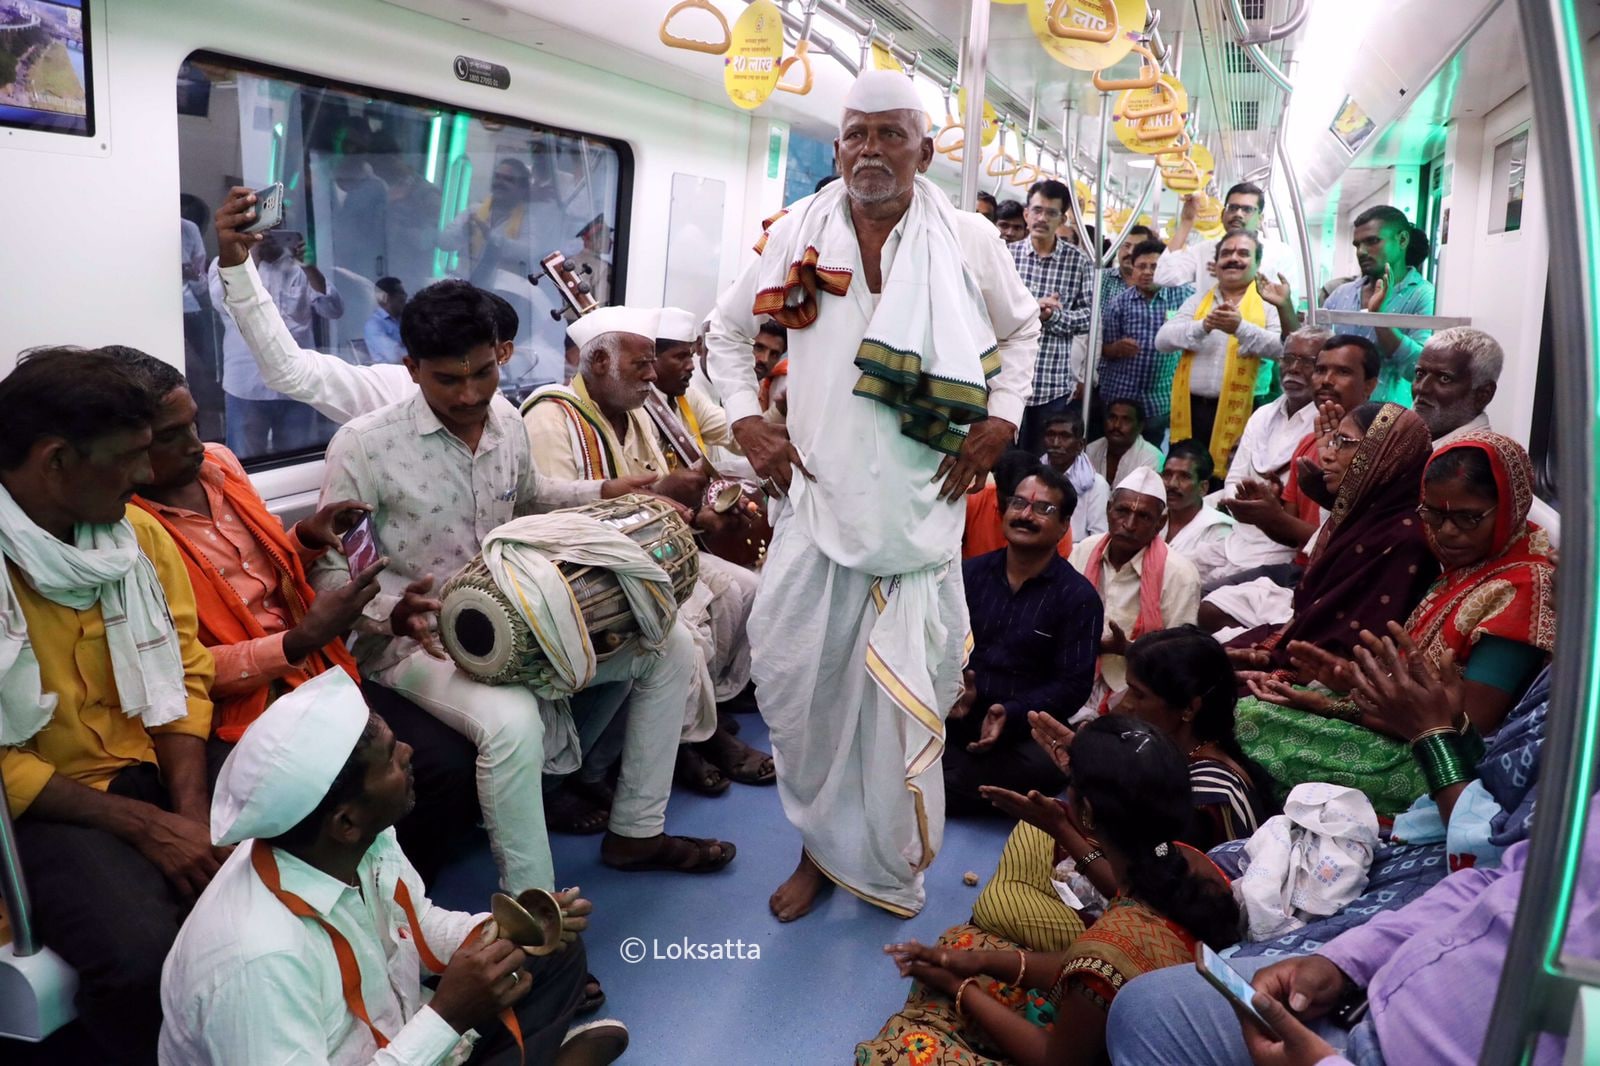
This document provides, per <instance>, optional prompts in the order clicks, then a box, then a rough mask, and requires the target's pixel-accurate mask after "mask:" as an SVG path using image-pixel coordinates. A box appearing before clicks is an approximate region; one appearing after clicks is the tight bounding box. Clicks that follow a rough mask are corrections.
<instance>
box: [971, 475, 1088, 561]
mask: <svg viewBox="0 0 1600 1066" xmlns="http://www.w3.org/2000/svg"><path fill="white" fill-rule="evenodd" d="M1040 465H1041V464H1040V462H1039V460H1038V458H1037V457H1036V456H1034V455H1033V454H1032V453H1031V452H1027V451H1023V450H1022V449H1021V448H1013V449H1011V450H1010V451H1008V452H1006V453H1005V454H1004V455H1002V456H1001V457H1000V458H999V460H997V461H996V462H995V464H994V470H993V472H992V476H991V477H990V478H989V483H988V484H987V485H985V486H984V487H983V488H981V489H979V490H978V491H977V492H974V493H972V494H971V495H969V496H968V497H967V525H966V528H965V529H964V530H962V533H961V558H963V559H971V558H972V557H973V556H975V555H985V554H987V553H989V552H993V551H999V550H1000V549H1001V548H1004V547H1005V546H1006V533H1005V528H1004V526H1003V525H1002V523H1001V514H1000V501H1001V500H1005V499H1009V498H1010V497H1011V496H1012V495H1013V494H1015V493H1016V491H1017V485H1019V484H1020V483H1021V482H1022V480H1023V478H1026V477H1031V476H1032V475H1033V474H1034V473H1035V472H1036V471H1037V470H1038V469H1039V467H1040ZM1069 487H1070V486H1069ZM1077 506H1078V496H1077V493H1075V492H1074V493H1073V495H1072V498H1071V499H1069V500H1067V501H1066V503H1065V504H1064V508H1065V510H1066V514H1067V517H1068V518H1070V517H1071V516H1072V515H1073V513H1074V512H1075V511H1076V510H1077ZM1056 554H1058V555H1060V556H1061V558H1063V559H1065V558H1067V556H1069V555H1071V554H1072V528H1071V527H1070V526H1068V525H1066V523H1065V522H1063V529H1062V533H1061V542H1060V543H1059V544H1057V545H1056Z"/></svg>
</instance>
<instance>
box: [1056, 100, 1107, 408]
mask: <svg viewBox="0 0 1600 1066" xmlns="http://www.w3.org/2000/svg"><path fill="white" fill-rule="evenodd" d="M1110 140H1111V94H1110V93H1107V92H1103V93H1101V94H1100V158H1099V159H1098V160H1096V161H1095V186H1096V188H1095V193H1094V239H1095V241H1096V242H1098V241H1099V240H1100V239H1101V238H1102V237H1103V236H1104V234H1105V232H1106V194H1105V188H1106V162H1107V160H1106V157H1107V156H1109V155H1110V154H1111V147H1110V143H1109V142H1110ZM1085 243H1086V244H1087V243H1088V242H1087V241H1085ZM1084 251H1086V252H1089V262H1091V263H1093V264H1094V277H1093V278H1092V279H1091V280H1090V284H1089V293H1090V295H1089V337H1088V351H1086V352H1084V353H1083V424H1084V427H1085V432H1087V429H1088V426H1089V410H1090V404H1091V403H1093V393H1094V365H1095V362H1096V361H1097V360H1098V359H1099V358H1100V293H1101V291H1102V289H1103V287H1104V286H1105V282H1106V272H1105V268H1104V267H1103V266H1101V265H1100V247H1099V245H1098V243H1097V244H1096V245H1095V247H1094V250H1093V251H1090V250H1089V249H1088V248H1085V249H1084ZM1067 358H1069V359H1070V358H1072V355H1071V353H1070V352H1069V353H1068V355H1067Z"/></svg>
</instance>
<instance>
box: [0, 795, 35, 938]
mask: <svg viewBox="0 0 1600 1066" xmlns="http://www.w3.org/2000/svg"><path fill="white" fill-rule="evenodd" d="M0 899H4V900H5V904H6V917H7V918H8V920H9V921H10V922H11V953H12V954H13V955H15V956H17V957H18V958H27V957H28V956H29V955H37V954H38V953H39V940H38V937H37V935H36V934H35V933H34V931H33V906H32V903H31V902H30V901H29V899H28V882H27V881H26V880H24V878H23V876H22V859H21V858H20V857H18V855H17V839H16V830H15V828H14V827H13V826H12V824H11V806H10V804H8V803H6V802H5V781H4V780H3V779H0Z"/></svg>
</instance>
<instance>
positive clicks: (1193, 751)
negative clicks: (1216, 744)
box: [1188, 740, 1211, 759]
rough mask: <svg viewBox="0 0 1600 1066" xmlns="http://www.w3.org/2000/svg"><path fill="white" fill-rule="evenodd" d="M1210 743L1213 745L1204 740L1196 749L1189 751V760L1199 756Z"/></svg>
mask: <svg viewBox="0 0 1600 1066" xmlns="http://www.w3.org/2000/svg"><path fill="white" fill-rule="evenodd" d="M1209 743H1211V741H1209V740H1202V741H1201V742H1200V743H1198V744H1196V745H1195V746H1194V747H1192V748H1190V749H1189V754H1188V758H1190V759H1193V758H1194V757H1195V756H1196V755H1198V754H1199V753H1200V749H1201V748H1203V747H1205V746H1206V745H1207V744H1209Z"/></svg>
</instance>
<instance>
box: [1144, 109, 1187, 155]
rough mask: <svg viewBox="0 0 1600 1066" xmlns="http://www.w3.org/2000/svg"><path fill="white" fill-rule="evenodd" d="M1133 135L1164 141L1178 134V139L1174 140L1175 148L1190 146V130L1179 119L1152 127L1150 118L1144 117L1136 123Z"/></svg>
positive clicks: (1149, 139) (1147, 139) (1146, 139)
mask: <svg viewBox="0 0 1600 1066" xmlns="http://www.w3.org/2000/svg"><path fill="white" fill-rule="evenodd" d="M1154 117H1156V118H1160V117H1162V116H1160V115H1157V116H1154ZM1174 131H1176V132H1174ZM1133 135H1134V137H1136V138H1137V139H1138V140H1140V141H1164V140H1166V139H1168V138H1169V137H1173V136H1176V137H1177V138H1178V139H1177V140H1175V141H1173V142H1172V147H1173V149H1174V150H1176V149H1179V148H1187V147H1189V131H1188V130H1186V129H1184V128H1183V123H1181V122H1177V121H1173V122H1165V123H1162V124H1161V126H1160V127H1158V128H1155V129H1152V128H1151V126H1150V119H1149V118H1142V119H1140V120H1139V122H1138V124H1137V125H1135V127H1134V131H1133Z"/></svg>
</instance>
